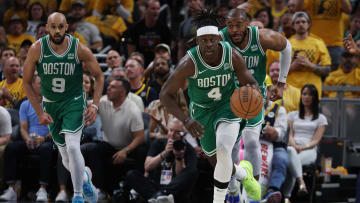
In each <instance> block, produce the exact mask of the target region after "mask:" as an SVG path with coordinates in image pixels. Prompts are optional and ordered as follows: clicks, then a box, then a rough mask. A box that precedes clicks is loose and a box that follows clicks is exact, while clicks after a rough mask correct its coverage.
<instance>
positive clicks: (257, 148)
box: [242, 111, 264, 180]
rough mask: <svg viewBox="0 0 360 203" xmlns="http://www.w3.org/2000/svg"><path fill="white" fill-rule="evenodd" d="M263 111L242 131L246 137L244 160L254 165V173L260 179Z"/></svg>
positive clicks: (250, 120) (249, 121)
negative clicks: (260, 138) (260, 139)
mask: <svg viewBox="0 0 360 203" xmlns="http://www.w3.org/2000/svg"><path fill="white" fill-rule="evenodd" d="M263 113H264V112H263V111H262V112H261V113H260V114H259V115H257V116H256V117H255V118H252V119H249V120H248V123H247V125H246V127H245V129H244V130H243V131H242V134H243V136H244V137H243V139H244V160H247V161H249V162H250V163H251V164H252V166H253V173H254V176H255V178H256V179H257V180H259V176H260V170H261V145H260V141H259V137H260V132H261V125H262V121H263Z"/></svg>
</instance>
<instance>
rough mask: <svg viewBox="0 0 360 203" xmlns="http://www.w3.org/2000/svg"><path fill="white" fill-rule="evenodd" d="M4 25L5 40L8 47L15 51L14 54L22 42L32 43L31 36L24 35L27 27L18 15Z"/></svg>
mask: <svg viewBox="0 0 360 203" xmlns="http://www.w3.org/2000/svg"><path fill="white" fill-rule="evenodd" d="M6 25H7V29H6V31H7V35H6V38H7V40H8V42H9V47H11V48H13V49H15V51H16V53H18V52H19V49H20V45H21V43H22V42H23V41H25V40H30V41H31V43H34V41H35V40H34V38H33V37H32V36H31V35H27V34H24V32H25V30H26V27H27V23H26V20H25V19H23V18H20V16H18V15H14V16H12V17H11V19H10V21H8V22H7V23H6Z"/></svg>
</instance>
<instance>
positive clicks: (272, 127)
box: [260, 87, 289, 203]
mask: <svg viewBox="0 0 360 203" xmlns="http://www.w3.org/2000/svg"><path fill="white" fill-rule="evenodd" d="M270 88H271V87H270ZM265 105H266V113H265V118H264V124H263V130H262V131H261V135H260V138H261V139H264V140H266V141H269V142H272V143H273V149H274V150H273V157H272V164H271V175H270V178H269V182H268V186H269V188H268V190H267V192H266V194H265V196H264V198H263V200H262V201H261V202H264V203H280V202H281V192H280V189H281V186H282V184H283V183H284V181H285V178H286V170H287V165H288V162H289V155H288V153H287V144H288V143H287V142H288V137H287V136H286V130H287V115H286V110H285V108H284V107H282V106H280V105H279V104H277V103H275V102H272V101H270V100H269V95H268V98H267V99H266V104H265Z"/></svg>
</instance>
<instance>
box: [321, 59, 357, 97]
mask: <svg viewBox="0 0 360 203" xmlns="http://www.w3.org/2000/svg"><path fill="white" fill-rule="evenodd" d="M324 85H328V86H360V67H359V66H358V65H357V64H356V57H355V56H354V55H352V54H350V53H348V52H343V53H342V54H341V64H340V68H339V69H338V70H336V71H334V72H332V73H330V75H329V76H328V77H327V78H326V80H325V82H324ZM324 96H327V97H336V96H337V92H336V91H324ZM344 96H345V97H347V98H357V97H359V96H360V93H359V92H344Z"/></svg>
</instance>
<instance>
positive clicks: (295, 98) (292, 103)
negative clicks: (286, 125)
mask: <svg viewBox="0 0 360 203" xmlns="http://www.w3.org/2000/svg"><path fill="white" fill-rule="evenodd" d="M300 93H301V92H300V89H298V88H296V87H294V86H291V85H289V84H287V88H286V90H284V92H283V98H282V99H279V100H277V101H275V102H276V103H278V104H280V105H281V106H283V107H284V108H285V109H286V112H287V113H289V112H292V111H297V110H299V103H300Z"/></svg>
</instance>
